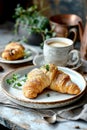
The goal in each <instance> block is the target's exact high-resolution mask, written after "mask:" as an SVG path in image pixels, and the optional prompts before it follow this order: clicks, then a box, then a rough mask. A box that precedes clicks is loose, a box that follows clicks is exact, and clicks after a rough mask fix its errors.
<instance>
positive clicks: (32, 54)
mask: <svg viewBox="0 0 87 130" xmlns="http://www.w3.org/2000/svg"><path fill="white" fill-rule="evenodd" d="M3 50H4V48H0V62H1V63H7V64H19V63H25V62H29V61H31V60H33V58H34V56H36V54H37V53H36V52H35V51H34V50H32V49H31V48H29V47H28V48H26V47H25V51H26V52H27V53H30V56H28V57H26V58H23V59H19V60H13V61H11V60H5V59H3V58H2V57H1V54H2V51H3Z"/></svg>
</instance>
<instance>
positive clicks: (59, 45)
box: [43, 37, 80, 66]
mask: <svg viewBox="0 0 87 130" xmlns="http://www.w3.org/2000/svg"><path fill="white" fill-rule="evenodd" d="M73 45H74V42H73V41H72V40H71V39H69V38H64V37H55V38H49V39H47V40H45V41H44V46H43V55H44V61H45V63H53V64H55V65H58V66H66V65H67V63H68V61H69V62H70V59H69V58H70V57H71V56H70V55H72V53H74V52H75V53H76V51H77V53H76V54H78V56H76V57H75V59H74V63H75V64H76V63H77V62H78V61H79V59H80V55H79V52H78V50H75V51H74V49H73ZM74 63H73V64H74Z"/></svg>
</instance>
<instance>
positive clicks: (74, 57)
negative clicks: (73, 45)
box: [67, 49, 81, 67]
mask: <svg viewBox="0 0 87 130" xmlns="http://www.w3.org/2000/svg"><path fill="white" fill-rule="evenodd" d="M79 62H81V56H80V52H79V51H78V50H76V49H73V50H71V51H70V52H69V57H68V62H67V66H71V67H73V66H76V65H77V64H78V63H79Z"/></svg>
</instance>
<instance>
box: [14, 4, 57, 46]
mask: <svg viewBox="0 0 87 130" xmlns="http://www.w3.org/2000/svg"><path fill="white" fill-rule="evenodd" d="M41 12H42V11H38V7H37V6H36V5H33V6H31V7H29V8H27V9H24V8H23V7H21V6H20V5H17V7H16V9H15V14H14V18H15V20H16V21H15V32H16V33H17V34H19V35H20V36H21V37H22V38H23V39H25V41H26V43H29V44H32V45H42V43H43V41H44V40H45V39H47V38H49V37H53V36H55V33H54V32H53V31H52V30H51V27H50V21H49V19H48V18H47V17H45V16H43V15H42V14H41Z"/></svg>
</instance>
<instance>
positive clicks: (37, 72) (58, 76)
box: [22, 64, 80, 98]
mask: <svg viewBox="0 0 87 130" xmlns="http://www.w3.org/2000/svg"><path fill="white" fill-rule="evenodd" d="M46 88H49V89H51V90H53V91H57V92H60V93H67V94H79V93H80V88H79V87H78V86H77V85H76V84H75V83H74V82H72V81H71V79H70V76H69V75H68V74H66V73H64V72H63V71H60V70H58V68H57V66H55V65H54V64H48V65H44V66H42V67H41V68H36V69H33V70H32V71H31V72H29V73H28V75H27V81H26V82H25V84H24V86H23V89H22V90H23V94H24V96H25V97H27V98H36V97H37V96H38V94H40V93H42V92H43V90H44V89H46Z"/></svg>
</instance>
